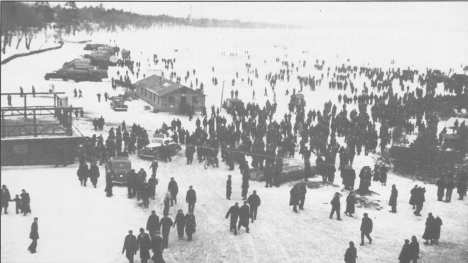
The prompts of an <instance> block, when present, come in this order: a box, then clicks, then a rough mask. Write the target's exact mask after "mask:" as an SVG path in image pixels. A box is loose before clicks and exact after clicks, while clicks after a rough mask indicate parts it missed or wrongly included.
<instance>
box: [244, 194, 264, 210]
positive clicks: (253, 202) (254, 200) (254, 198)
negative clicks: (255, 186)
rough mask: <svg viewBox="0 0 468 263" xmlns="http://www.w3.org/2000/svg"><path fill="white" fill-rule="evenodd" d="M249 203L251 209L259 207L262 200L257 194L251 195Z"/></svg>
mask: <svg viewBox="0 0 468 263" xmlns="http://www.w3.org/2000/svg"><path fill="white" fill-rule="evenodd" d="M247 203H249V205H250V207H259V206H260V203H261V200H260V197H259V196H258V195H257V194H251V195H250V196H249V198H248V199H247Z"/></svg>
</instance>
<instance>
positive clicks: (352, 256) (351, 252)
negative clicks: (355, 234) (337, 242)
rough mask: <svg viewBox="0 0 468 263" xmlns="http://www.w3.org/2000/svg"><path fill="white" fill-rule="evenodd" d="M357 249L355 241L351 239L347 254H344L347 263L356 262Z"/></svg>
mask: <svg viewBox="0 0 468 263" xmlns="http://www.w3.org/2000/svg"><path fill="white" fill-rule="evenodd" d="M357 257H358V256H357V249H356V247H355V246H354V242H353V241H350V242H349V247H348V249H346V252H345V255H344V262H345V263H356V258H357Z"/></svg>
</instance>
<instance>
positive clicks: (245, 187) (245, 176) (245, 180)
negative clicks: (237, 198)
mask: <svg viewBox="0 0 468 263" xmlns="http://www.w3.org/2000/svg"><path fill="white" fill-rule="evenodd" d="M244 164H245V166H244V168H242V170H241V172H242V186H241V188H242V200H246V199H247V192H248V191H249V180H250V172H249V166H248V164H247V162H245V163H244Z"/></svg>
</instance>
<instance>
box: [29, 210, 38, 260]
mask: <svg viewBox="0 0 468 263" xmlns="http://www.w3.org/2000/svg"><path fill="white" fill-rule="evenodd" d="M38 220H39V219H38V218H37V217H35V218H34V222H33V223H32V224H31V233H30V234H29V238H30V239H32V243H31V245H29V247H28V250H29V251H30V252H31V253H32V254H34V253H36V248H37V240H38V239H39V227H38V225H37V221H38Z"/></svg>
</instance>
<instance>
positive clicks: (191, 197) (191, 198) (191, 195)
mask: <svg viewBox="0 0 468 263" xmlns="http://www.w3.org/2000/svg"><path fill="white" fill-rule="evenodd" d="M185 200H186V201H187V203H196V202H197V193H196V192H195V190H193V189H189V190H188V191H187V196H186V198H185Z"/></svg>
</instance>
